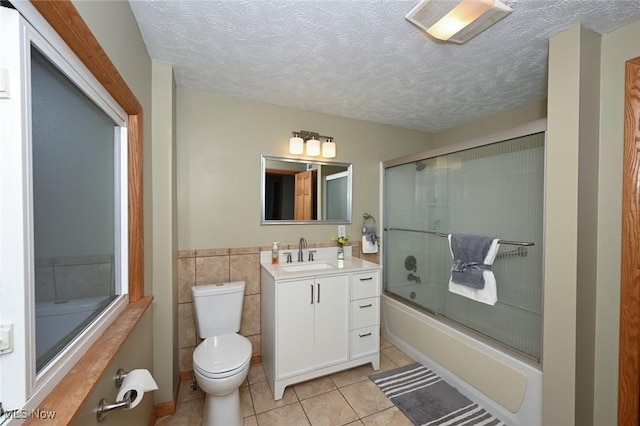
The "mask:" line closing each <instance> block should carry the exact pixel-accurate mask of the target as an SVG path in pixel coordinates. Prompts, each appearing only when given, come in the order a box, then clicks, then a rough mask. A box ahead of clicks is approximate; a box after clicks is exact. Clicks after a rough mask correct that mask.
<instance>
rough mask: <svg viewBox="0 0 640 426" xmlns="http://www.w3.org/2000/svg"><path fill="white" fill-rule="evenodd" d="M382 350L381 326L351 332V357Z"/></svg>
mask: <svg viewBox="0 0 640 426" xmlns="http://www.w3.org/2000/svg"><path fill="white" fill-rule="evenodd" d="M379 350H380V327H379V326H377V325H374V326H371V327H364V328H359V329H357V330H353V331H352V332H351V358H358V357H361V356H365V355H371V354H374V353H376V352H378V351H379Z"/></svg>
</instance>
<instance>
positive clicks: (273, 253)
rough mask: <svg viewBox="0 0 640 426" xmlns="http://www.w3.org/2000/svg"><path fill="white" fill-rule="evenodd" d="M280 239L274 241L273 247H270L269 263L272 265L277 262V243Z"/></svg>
mask: <svg viewBox="0 0 640 426" xmlns="http://www.w3.org/2000/svg"><path fill="white" fill-rule="evenodd" d="M279 242H280V241H275V242H274V243H273V247H271V264H272V265H277V264H278V243H279Z"/></svg>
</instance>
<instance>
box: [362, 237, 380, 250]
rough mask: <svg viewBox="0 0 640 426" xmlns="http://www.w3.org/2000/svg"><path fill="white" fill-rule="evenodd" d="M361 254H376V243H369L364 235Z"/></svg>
mask: <svg viewBox="0 0 640 426" xmlns="http://www.w3.org/2000/svg"><path fill="white" fill-rule="evenodd" d="M362 252H363V253H377V252H378V241H375V240H374V241H373V242H371V241H369V240H368V239H367V236H366V235H363V236H362Z"/></svg>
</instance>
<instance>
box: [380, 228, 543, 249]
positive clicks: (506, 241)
mask: <svg viewBox="0 0 640 426" xmlns="http://www.w3.org/2000/svg"><path fill="white" fill-rule="evenodd" d="M385 231H407V232H419V233H422V234H435V235H438V236H440V237H445V238H447V237H448V236H449V234H445V233H444V232H438V231H433V230H428V231H422V230H418V229H406V228H385ZM498 243H500V244H508V245H512V246H524V247H531V246H534V245H535V243H533V242H528V241H509V240H498Z"/></svg>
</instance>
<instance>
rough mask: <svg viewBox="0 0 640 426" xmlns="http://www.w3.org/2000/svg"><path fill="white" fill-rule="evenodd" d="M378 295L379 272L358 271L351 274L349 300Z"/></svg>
mask: <svg viewBox="0 0 640 426" xmlns="http://www.w3.org/2000/svg"><path fill="white" fill-rule="evenodd" d="M379 295H380V272H379V271H370V272H358V273H354V274H353V275H352V276H351V300H357V299H364V298H367V297H375V296H379Z"/></svg>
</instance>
